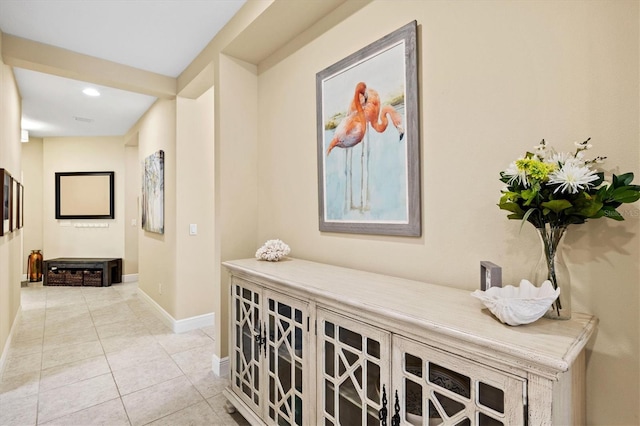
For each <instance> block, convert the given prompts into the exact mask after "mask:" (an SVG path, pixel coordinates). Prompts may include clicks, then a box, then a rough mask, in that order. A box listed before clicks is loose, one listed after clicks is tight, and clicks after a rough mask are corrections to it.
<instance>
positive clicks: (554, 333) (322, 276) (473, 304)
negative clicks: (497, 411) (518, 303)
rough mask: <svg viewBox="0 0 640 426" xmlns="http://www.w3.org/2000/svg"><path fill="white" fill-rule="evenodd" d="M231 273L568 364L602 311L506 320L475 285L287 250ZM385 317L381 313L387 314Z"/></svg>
mask: <svg viewBox="0 0 640 426" xmlns="http://www.w3.org/2000/svg"><path fill="white" fill-rule="evenodd" d="M223 265H225V266H226V267H227V268H229V269H230V270H231V271H232V272H233V273H238V272H242V273H246V274H249V275H251V276H255V277H258V278H262V279H266V280H268V281H269V282H273V283H277V284H278V285H279V287H280V289H281V291H286V290H287V289H291V290H295V291H298V292H300V293H302V294H304V295H307V296H308V297H310V298H311V299H313V300H315V301H316V302H318V303H323V302H325V303H327V302H330V303H331V302H333V303H335V302H338V303H340V304H341V305H346V306H347V307H349V306H351V307H353V308H356V309H357V311H354V312H360V311H367V312H369V313H371V314H374V315H375V314H381V315H384V316H385V317H390V318H392V319H393V320H395V321H399V322H405V323H407V325H408V326H410V327H412V329H417V330H420V329H427V330H431V331H436V332H438V333H442V334H444V335H448V336H451V337H452V338H454V339H456V340H458V341H462V342H465V341H466V342H469V343H473V344H475V345H478V346H479V347H482V348H487V351H491V352H496V353H503V354H510V355H513V356H515V357H517V358H520V359H523V360H525V361H529V362H532V363H535V364H540V365H543V366H546V367H549V368H551V369H553V370H557V371H558V372H560V371H566V370H567V369H568V368H569V366H570V365H571V363H572V362H573V360H574V359H575V357H576V356H577V355H578V354H579V352H580V351H581V350H582V349H583V348H584V346H585V345H586V343H587V341H588V340H589V337H590V336H591V334H592V333H593V331H594V330H595V326H596V323H597V319H596V318H595V317H593V316H591V315H587V314H581V313H573V316H572V318H571V319H570V320H568V321H558V320H549V319H546V318H542V319H540V320H538V321H536V322H534V323H532V324H527V325H521V326H517V327H512V326H508V325H506V324H503V323H501V322H500V321H499V320H498V319H496V318H495V317H494V316H493V315H492V314H491V313H490V312H489V310H488V309H486V308H485V307H484V305H482V303H481V302H480V301H479V300H477V299H475V298H473V297H471V292H470V291H468V290H461V289H457V288H452V287H446V286H440V285H434V284H427V283H424V282H419V281H412V280H407V279H403V278H396V277H391V276H386V275H380V274H375V273H371V272H365V271H359V270H354V269H348V268H342V267H338V266H331V265H325V264H320V263H314V262H309V261H305V260H300V259H291V258H287V259H285V260H282V261H280V262H265V261H258V260H256V259H241V260H233V261H228V262H224V263H223ZM383 321H384V319H383Z"/></svg>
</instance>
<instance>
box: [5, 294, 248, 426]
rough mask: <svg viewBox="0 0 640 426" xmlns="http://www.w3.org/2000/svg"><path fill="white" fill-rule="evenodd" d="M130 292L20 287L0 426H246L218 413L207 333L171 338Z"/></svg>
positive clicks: (219, 384)
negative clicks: (20, 299) (20, 303)
mask: <svg viewBox="0 0 640 426" xmlns="http://www.w3.org/2000/svg"><path fill="white" fill-rule="evenodd" d="M137 287H138V285H137V283H123V284H114V285H112V286H111V287H53V286H47V287H44V286H43V285H42V283H29V286H28V287H23V288H22V294H21V298H22V314H21V316H20V319H19V320H18V323H17V324H16V329H15V330H14V335H13V339H12V342H11V346H10V347H9V351H8V355H7V360H6V363H5V369H4V372H3V373H2V376H1V377H0V425H2V426H27V425H64V426H70V425H82V426H85V425H108V426H119V425H132V426H139V425H170V426H181V425H247V424H248V423H247V421H246V420H245V419H244V418H243V417H242V416H241V415H240V414H238V413H235V414H233V415H229V414H227V412H226V411H225V409H224V404H225V402H226V400H225V398H224V396H223V395H222V390H223V389H224V388H225V387H226V386H227V385H228V380H227V379H225V378H219V377H216V376H215V375H214V374H213V372H212V371H211V355H212V354H213V327H208V328H201V329H198V330H193V331H190V332H187V333H181V334H175V333H173V332H172V331H171V330H170V329H169V328H168V327H166V326H165V325H164V323H163V322H162V321H161V320H160V319H159V318H158V317H157V316H156V315H155V314H154V312H153V311H152V309H151V308H150V306H149V305H148V304H147V303H146V302H145V301H144V300H142V299H141V298H139V297H138V295H137Z"/></svg>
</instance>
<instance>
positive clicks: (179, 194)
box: [176, 88, 217, 319]
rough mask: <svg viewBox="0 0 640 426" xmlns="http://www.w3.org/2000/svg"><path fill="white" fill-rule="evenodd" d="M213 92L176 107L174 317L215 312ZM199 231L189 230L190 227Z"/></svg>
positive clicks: (179, 98) (179, 99)
mask: <svg viewBox="0 0 640 426" xmlns="http://www.w3.org/2000/svg"><path fill="white" fill-rule="evenodd" d="M213 105H214V90H213V88H211V89H209V90H208V91H207V92H205V93H204V94H202V95H201V96H200V97H199V98H198V99H195V100H193V99H186V98H182V97H178V98H177V107H176V113H177V117H176V135H177V140H176V204H177V207H176V243H177V247H176V253H177V258H176V277H177V284H176V285H177V286H178V291H177V293H176V296H177V300H176V318H178V319H184V318H188V317H193V316H197V315H203V314H210V313H211V312H213V311H214V303H215V299H216V294H217V293H215V285H214V279H213V276H212V271H211V265H212V263H213V259H214V254H215V252H214V246H215V234H214V231H215V230H214V223H215V222H214V217H213V214H212V213H213V211H214V196H213V194H214V170H215V169H214V165H213V161H214V155H213V151H214V144H213V141H214V125H213V114H214V108H213ZM190 224H194V225H196V226H197V234H196V235H190V234H189V226H190Z"/></svg>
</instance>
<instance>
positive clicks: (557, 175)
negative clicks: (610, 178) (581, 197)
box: [549, 162, 598, 194]
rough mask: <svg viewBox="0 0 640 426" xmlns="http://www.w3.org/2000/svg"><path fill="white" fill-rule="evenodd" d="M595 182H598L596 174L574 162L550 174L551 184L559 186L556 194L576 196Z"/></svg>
mask: <svg viewBox="0 0 640 426" xmlns="http://www.w3.org/2000/svg"><path fill="white" fill-rule="evenodd" d="M595 180H598V175H597V174H596V172H594V171H593V170H591V169H589V168H588V167H584V166H581V165H577V164H575V163H573V162H568V163H565V164H564V166H562V168H560V169H558V170H556V171H554V172H552V173H550V174H549V183H550V184H552V185H559V186H558V187H557V188H556V190H555V191H553V192H554V193H555V192H558V191H560V192H563V193H564V192H570V193H572V194H575V193H577V192H578V191H579V190H581V189H585V188H588V187H589V186H590V185H591V182H593V181H595Z"/></svg>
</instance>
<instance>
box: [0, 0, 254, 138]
mask: <svg viewBox="0 0 640 426" xmlns="http://www.w3.org/2000/svg"><path fill="white" fill-rule="evenodd" d="M244 2H245V0H126V1H125V0H88V1H87V0H85V1H80V0H48V1H44V0H0V30H2V32H3V33H6V34H11V35H14V36H17V37H21V38H26V39H29V40H33V41H37V42H40V43H45V44H49V45H53V46H57V47H61V48H64V49H67V50H71V51H74V52H77V53H82V54H85V55H89V56H94V57H97V58H101V59H106V60H109V61H113V62H117V63H120V64H124V65H128V66H132V67H135V68H139V69H142V70H146V71H151V72H155V73H158V74H162V75H166V76H169V77H177V76H178V75H179V74H180V73H181V72H182V71H183V70H184V69H185V68H186V67H187V66H188V65H189V64H190V63H191V61H192V60H193V59H194V58H195V57H196V56H197V55H198V54H199V53H200V52H201V50H202V49H203V48H204V47H205V46H206V45H207V44H208V43H209V41H210V40H211V39H212V38H213V37H214V36H215V35H216V34H217V32H218V31H219V30H220V29H221V28H222V27H223V26H224V25H225V24H226V23H227V22H228V21H229V19H231V18H232V17H233V15H235V13H236V12H237V11H238V10H239V9H240V7H241V6H242V5H243V4H244ZM15 76H16V80H17V83H18V87H19V89H20V93H21V96H22V99H23V112H22V114H23V127H24V128H26V129H28V130H29V131H30V134H31V135H32V136H37V137H52V136H107V135H109V136H112V135H122V134H124V133H125V132H126V131H127V130H128V129H129V128H130V127H131V125H133V124H134V123H135V122H136V121H137V120H138V119H139V118H140V116H141V115H142V114H143V113H144V112H145V111H146V110H147V109H148V107H149V106H150V105H151V104H152V103H153V102H154V101H155V98H154V97H151V96H147V95H140V94H136V93H131V92H126V91H122V90H117V89H113V88H107V87H104V86H98V85H95V84H85V83H82V82H79V81H76V80H71V79H67V78H62V77H55V76H52V75H48V74H43V73H39V72H35V71H28V70H24V69H19V68H16V69H15ZM88 86H90V87H95V88H97V89H99V90H100V92H101V93H102V96H100V97H98V98H88V97H86V96H85V95H83V94H82V93H81V90H82V89H84V88H85V87H88ZM74 117H80V118H88V119H91V120H93V121H91V122H87V121H85V120H77V119H75V118H74Z"/></svg>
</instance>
